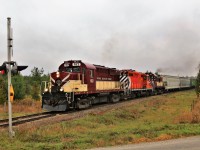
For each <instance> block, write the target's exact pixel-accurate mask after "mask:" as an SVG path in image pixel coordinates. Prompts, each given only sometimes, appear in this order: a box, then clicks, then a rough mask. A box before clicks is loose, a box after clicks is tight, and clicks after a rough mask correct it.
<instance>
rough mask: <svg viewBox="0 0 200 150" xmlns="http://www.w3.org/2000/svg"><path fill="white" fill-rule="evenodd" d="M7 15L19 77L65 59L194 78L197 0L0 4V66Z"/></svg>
mask: <svg viewBox="0 0 200 150" xmlns="http://www.w3.org/2000/svg"><path fill="white" fill-rule="evenodd" d="M7 17H11V19H12V20H11V21H12V28H13V34H14V36H13V38H14V42H13V43H14V57H13V58H12V59H13V60H16V61H17V62H18V63H19V65H20V64H21V65H28V66H29V68H28V69H27V70H26V71H23V74H25V75H29V74H30V70H31V69H32V68H33V67H34V66H35V67H38V68H42V67H43V68H44V70H45V72H46V73H48V72H49V73H50V72H52V71H56V70H57V68H58V66H59V65H60V64H61V63H63V61H65V60H71V59H78V60H83V61H85V62H88V63H92V64H100V65H105V66H108V67H116V68H119V69H129V68H131V69H135V70H137V71H142V72H144V71H147V70H148V71H153V72H155V71H156V70H158V71H160V72H161V73H162V74H172V75H196V74H197V66H198V64H199V63H200V1H199V0H0V63H3V62H4V61H5V60H6V59H7V48H6V47H7V45H6V44H7V41H6V38H7V37H6V36H7V19H6V18H7Z"/></svg>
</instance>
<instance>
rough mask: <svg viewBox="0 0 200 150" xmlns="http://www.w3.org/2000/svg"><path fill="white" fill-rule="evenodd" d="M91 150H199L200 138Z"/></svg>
mask: <svg viewBox="0 0 200 150" xmlns="http://www.w3.org/2000/svg"><path fill="white" fill-rule="evenodd" d="M91 150H200V136H195V137H187V138H181V139H173V140H167V141H160V142H150V143H141V144H131V145H122V146H115V147H107V148H95V149H91Z"/></svg>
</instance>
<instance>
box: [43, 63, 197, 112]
mask: <svg viewBox="0 0 200 150" xmlns="http://www.w3.org/2000/svg"><path fill="white" fill-rule="evenodd" d="M194 81H195V79H194V78H189V77H178V76H167V75H158V74H153V73H151V72H146V73H141V72H137V71H135V70H131V69H129V70H118V69H116V68H108V67H105V66H101V65H94V64H88V63H84V62H82V61H80V60H70V61H65V62H64V63H62V64H61V65H60V66H59V68H58V71H57V72H53V73H51V74H50V82H49V84H48V86H47V85H45V90H44V92H43V94H42V108H43V109H46V110H48V111H66V110H69V109H84V108H88V107H91V106H92V105H93V104H97V103H103V102H112V103H114V102H118V101H120V100H124V99H129V98H135V97H140V96H149V95H155V94H162V93H163V92H166V91H171V90H180V89H187V88H192V87H193V86H194Z"/></svg>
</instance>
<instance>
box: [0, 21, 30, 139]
mask: <svg viewBox="0 0 200 150" xmlns="http://www.w3.org/2000/svg"><path fill="white" fill-rule="evenodd" d="M7 51H8V61H6V62H4V63H3V65H2V66H0V73H1V74H7V75H8V114H9V136H10V137H13V136H14V135H15V133H14V131H13V130H12V104H11V101H13V97H14V89H13V87H12V83H11V74H13V75H16V74H18V73H19V72H20V71H22V70H24V69H26V68H27V67H28V66H18V65H17V63H16V62H15V61H11V56H12V55H13V34H12V28H11V18H7Z"/></svg>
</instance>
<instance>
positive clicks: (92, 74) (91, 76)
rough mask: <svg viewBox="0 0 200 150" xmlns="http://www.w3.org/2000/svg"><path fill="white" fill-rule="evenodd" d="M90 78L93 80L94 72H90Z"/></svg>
mask: <svg viewBox="0 0 200 150" xmlns="http://www.w3.org/2000/svg"><path fill="white" fill-rule="evenodd" d="M90 78H94V70H90Z"/></svg>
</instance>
